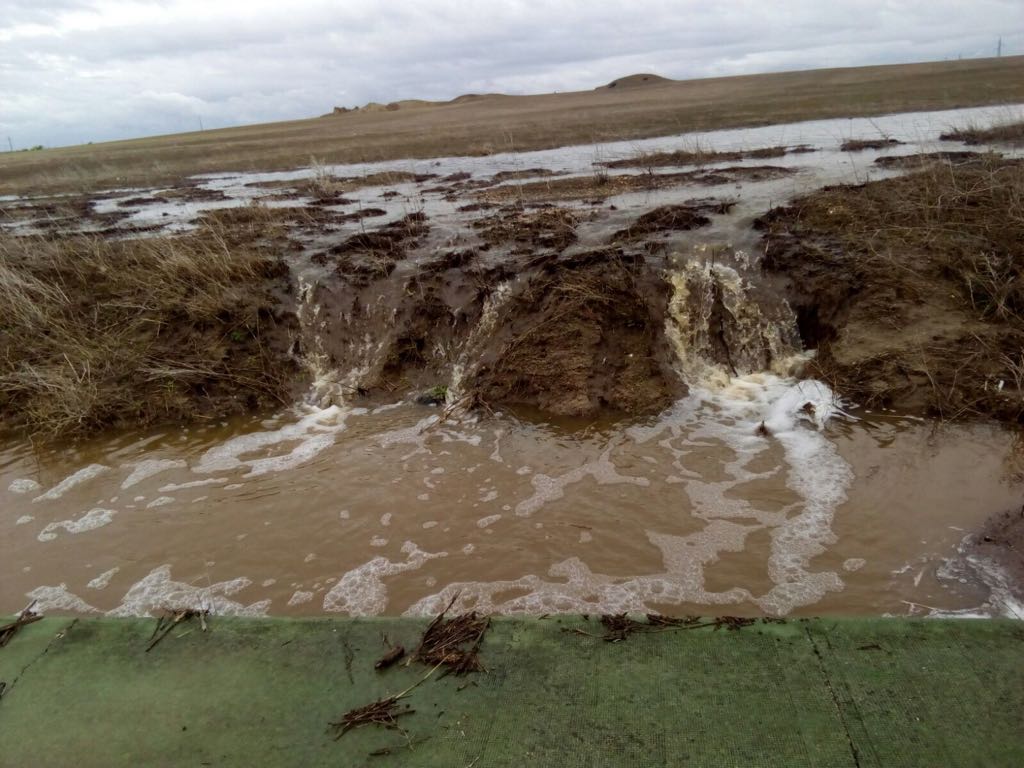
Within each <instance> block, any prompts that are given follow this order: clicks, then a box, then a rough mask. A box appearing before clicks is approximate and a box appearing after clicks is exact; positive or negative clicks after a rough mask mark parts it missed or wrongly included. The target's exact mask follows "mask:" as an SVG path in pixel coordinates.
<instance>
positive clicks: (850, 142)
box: [839, 138, 903, 152]
mask: <svg viewBox="0 0 1024 768" xmlns="http://www.w3.org/2000/svg"><path fill="white" fill-rule="evenodd" d="M902 143H903V142H902V141H897V140H896V139H884V138H883V139H847V140H846V141H844V142H843V143H842V144H840V145H839V151H840V152H863V151H864V150H867V149H889V147H898V146H899V145H900V144H902Z"/></svg>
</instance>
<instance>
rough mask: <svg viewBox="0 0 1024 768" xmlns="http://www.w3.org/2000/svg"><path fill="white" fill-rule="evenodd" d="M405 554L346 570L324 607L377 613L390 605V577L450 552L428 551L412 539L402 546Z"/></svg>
mask: <svg viewBox="0 0 1024 768" xmlns="http://www.w3.org/2000/svg"><path fill="white" fill-rule="evenodd" d="M402 553H403V554H404V555H405V560H404V561H399V562H392V561H391V560H389V559H387V558H386V557H375V558H373V559H372V560H370V561H369V562H367V563H364V564H363V565H360V566H359V567H358V568H353V569H352V570H351V571H349V572H348V573H346V574H345V575H344V576H342V577H341V578H340V579H338V582H337V583H336V584H335V585H334V586H333V587H331V589H330V591H329V592H328V593H327V594H326V595H324V610H325V611H328V612H330V613H347V614H348V615H350V616H377V615H379V614H381V613H383V612H384V610H385V609H386V608H387V604H388V590H387V586H386V585H385V584H384V579H385V578H386V577H388V576H394V575H396V574H399V573H405V572H406V571H413V570H418V569H419V568H422V567H423V565H424V564H425V563H426V562H428V561H430V560H433V559H435V558H439V557H447V556H448V553H447V552H424V551H423V550H421V549H420V548H419V547H417V546H416V545H415V544H414V543H413V542H411V541H407V542H405V544H403V545H402Z"/></svg>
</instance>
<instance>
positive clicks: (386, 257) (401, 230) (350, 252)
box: [314, 213, 430, 285]
mask: <svg viewBox="0 0 1024 768" xmlns="http://www.w3.org/2000/svg"><path fill="white" fill-rule="evenodd" d="M425 222H426V216H424V215H423V214H422V213H410V214H409V215H407V216H405V217H403V218H402V219H399V220H398V221H396V222H393V223H391V224H388V225H386V226H384V227H381V228H380V229H378V230H374V231H372V232H359V233H357V234H355V235H351V236H350V237H348V238H347V239H345V240H344V241H343V242H341V243H339V244H338V245H336V246H334V247H332V248H330V249H329V250H328V251H327V254H319V255H318V256H316V257H314V260H315V261H317V262H318V263H326V262H327V261H328V255H329V256H333V257H335V258H336V266H335V270H336V272H337V274H339V275H341V276H343V277H345V278H347V279H349V280H351V281H353V282H356V283H359V284H362V285H366V284H368V283H369V282H370V281H372V280H374V279H379V278H382V277H387V276H388V275H390V274H391V272H392V271H393V270H394V268H395V265H396V264H397V262H398V261H400V260H402V259H404V258H405V255H406V250H407V249H408V248H410V247H413V246H414V245H415V243H416V242H417V241H418V239H419V238H422V237H423V236H425V235H426V234H427V232H429V230H430V228H429V226H428V225H427V224H426V223H425Z"/></svg>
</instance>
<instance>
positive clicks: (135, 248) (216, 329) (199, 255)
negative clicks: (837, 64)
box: [0, 110, 1024, 616]
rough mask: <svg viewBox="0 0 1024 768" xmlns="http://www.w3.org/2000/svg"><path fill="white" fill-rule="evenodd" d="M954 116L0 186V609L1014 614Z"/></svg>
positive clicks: (1016, 544)
mask: <svg viewBox="0 0 1024 768" xmlns="http://www.w3.org/2000/svg"><path fill="white" fill-rule="evenodd" d="M990 118H991V116H990V115H988V113H986V112H984V110H970V111H961V112H959V113H929V114H927V115H897V116H891V117H888V118H881V119H879V120H875V121H870V122H869V121H831V122H822V123H806V124H800V125H796V126H772V127H769V128H762V129H747V130H743V131H731V132H728V131H727V132H718V133H715V134H708V135H706V136H703V137H692V136H691V137H673V138H668V139H657V140H648V141H644V142H636V143H631V144H628V145H627V144H621V145H604V146H600V147H596V146H588V147H570V148H565V149H562V150H551V151H546V152H536V153H529V154H523V155H518V156H514V155H498V156H493V157H482V158H450V159H446V160H436V161H435V160H431V161H409V162H407V163H391V164H378V165H368V166H348V167H333V168H328V167H318V166H317V167H313V168H309V169H303V170H301V171H296V172H292V173H275V174H241V175H239V174H234V175H230V176H210V177H201V178H198V177H197V178H193V179H188V180H184V181H182V183H181V184H179V185H177V186H174V187H171V188H162V189H132V190H108V191H95V190H91V191H89V192H88V193H84V194H67V195H61V196H54V197H49V198H33V197H30V196H26V197H19V198H8V199H4V200H3V201H2V205H3V216H4V219H3V227H4V230H3V234H2V235H0V269H2V270H3V275H2V276H3V280H2V281H0V291H3V294H4V295H3V297H2V298H3V302H4V306H5V307H6V308H7V309H6V310H5V317H4V319H3V322H2V323H0V351H2V355H0V409H2V413H3V428H4V430H5V434H6V437H5V443H4V446H3V448H2V453H0V479H2V481H3V482H2V490H0V493H3V494H4V498H5V501H4V513H3V516H2V519H0V534H2V536H3V541H4V544H3V545H2V546H3V547H4V548H5V551H4V553H3V562H4V563H5V565H4V569H5V574H4V575H5V578H4V579H3V583H2V585H0V599H2V600H3V602H4V604H5V605H6V606H7V607H8V608H9V609H11V610H14V609H16V608H18V607H20V605H21V604H23V603H24V602H26V601H27V600H29V599H35V600H38V601H39V602H40V605H41V606H42V607H43V608H45V609H49V610H70V611H77V612H85V613H90V612H101V611H102V612H113V613H115V614H118V613H120V614H145V613H148V612H152V611H155V610H157V609H159V608H161V607H165V606H166V605H168V604H172V603H174V604H177V603H182V602H190V601H191V602H196V601H198V602H201V603H203V604H204V605H209V606H211V607H212V608H214V609H215V610H219V611H221V612H248V613H266V612H268V611H269V612H272V613H286V612H298V613H303V612H312V613H316V612H320V611H339V612H347V613H353V614H367V613H370V614H372V613H382V612H388V613H400V612H405V611H408V612H413V613H428V612H432V611H437V610H439V608H440V607H444V604H447V602H448V601H450V600H451V599H453V598H455V599H457V600H458V601H460V606H461V607H464V608H470V607H475V608H480V609H483V610H490V611H501V612H522V611H529V612H537V613H541V612H548V611H558V610H572V611H582V612H586V611H617V610H660V611H663V612H665V613H684V612H701V611H703V612H707V611H708V610H709V608H710V609H711V610H713V611H714V610H718V609H719V607H720V606H726V605H728V606H731V607H730V611H732V612H738V613H743V612H753V613H761V612H767V613H772V614H787V613H790V612H798V613H800V612H803V613H820V612H828V611H831V612H855V613H873V614H878V613H908V612H909V613H912V614H913V613H922V612H923V613H932V614H948V613H960V614H964V613H967V614H974V613H981V614H985V615H992V614H1008V615H1016V616H1020V615H1021V608H1020V605H1021V600H1022V597H1024V594H1022V591H1021V580H1020V573H1021V563H1020V560H1019V557H1020V555H1019V553H1020V551H1021V547H1022V546H1024V544H1022V542H1021V539H1020V531H1021V526H1020V525H1019V519H1020V513H1019V512H1018V511H1017V510H1019V509H1020V485H1019V483H1020V473H1021V471H1022V467H1021V465H1020V463H1019V456H1018V454H1019V451H1018V443H1017V430H1018V429H1019V426H1020V420H1021V415H1022V412H1024V394H1022V388H1021V387H1022V383H1024V374H1022V371H1024V358H1022V353H1021V349H1022V348H1024V344H1022V341H1024V315H1022V314H1021V313H1022V312H1024V292H1022V288H1021V282H1020V270H1021V264H1022V263H1024V261H1022V256H1024V254H1022V252H1021V249H1022V247H1024V246H1022V245H1021V244H1022V243H1024V166H1022V165H1021V163H1020V161H1019V160H1018V159H1017V157H1018V155H1019V152H1020V150H1019V149H1018V148H1017V147H1018V145H1017V144H1016V143H1015V142H1018V141H1019V137H1015V135H1014V134H1013V133H1012V132H1011V133H1010V135H1009V136H1006V135H1003V134H1000V135H998V136H992V137H988V138H984V137H983V138H981V139H979V141H980V142H981V144H980V146H979V145H978V141H974V142H971V143H972V146H970V148H969V149H968V148H966V147H965V146H964V140H965V138H966V137H964V136H957V137H951V140H948V141H940V139H939V135H940V133H942V132H944V131H948V130H949V128H950V127H951V126H953V125H959V124H965V123H967V122H968V121H972V120H981V119H990ZM1004 133H1005V132H1004ZM996 422H1001V423H1002V424H1003V425H1004V426H998V425H997V423H996ZM29 436H30V437H31V440H30V439H28V437H29Z"/></svg>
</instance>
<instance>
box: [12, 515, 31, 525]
mask: <svg viewBox="0 0 1024 768" xmlns="http://www.w3.org/2000/svg"><path fill="white" fill-rule="evenodd" d="M33 520H35V518H34V517H33V516H32V515H22V516H21V517H19V518H18V519H17V520H15V521H14V524H15V525H26V524H28V523H31V522H32V521H33Z"/></svg>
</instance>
